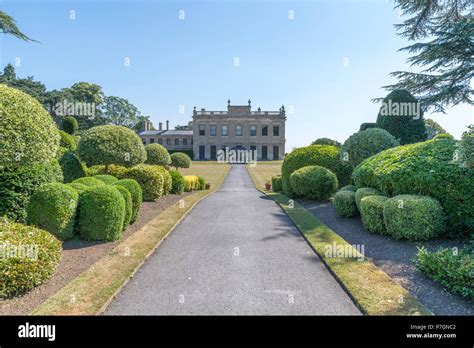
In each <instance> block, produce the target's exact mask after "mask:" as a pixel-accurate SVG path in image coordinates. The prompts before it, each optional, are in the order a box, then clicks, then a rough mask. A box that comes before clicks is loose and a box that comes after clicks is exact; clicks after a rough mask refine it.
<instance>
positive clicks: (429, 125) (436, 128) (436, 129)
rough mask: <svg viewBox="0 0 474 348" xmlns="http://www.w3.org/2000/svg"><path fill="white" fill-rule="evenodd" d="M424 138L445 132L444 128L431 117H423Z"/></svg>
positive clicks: (430, 137)
mask: <svg viewBox="0 0 474 348" xmlns="http://www.w3.org/2000/svg"><path fill="white" fill-rule="evenodd" d="M425 128H426V139H428V140H430V139H433V138H434V137H435V136H437V135H438V134H447V133H448V132H446V130H445V129H444V128H443V127H441V126H440V125H439V124H438V123H437V122H435V121H433V120H432V119H431V118H425Z"/></svg>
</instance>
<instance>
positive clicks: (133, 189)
mask: <svg viewBox="0 0 474 348" xmlns="http://www.w3.org/2000/svg"><path fill="white" fill-rule="evenodd" d="M113 185H115V186H118V185H119V186H122V187H124V188H126V189H127V191H128V192H130V194H131V196H132V218H131V220H130V223H132V224H133V223H134V222H135V221H136V220H137V219H138V216H139V215H140V209H141V208H142V202H143V195H142V188H141V187H140V185H139V184H138V182H136V181H135V180H133V179H122V180H119V181H116V182H114V184H113Z"/></svg>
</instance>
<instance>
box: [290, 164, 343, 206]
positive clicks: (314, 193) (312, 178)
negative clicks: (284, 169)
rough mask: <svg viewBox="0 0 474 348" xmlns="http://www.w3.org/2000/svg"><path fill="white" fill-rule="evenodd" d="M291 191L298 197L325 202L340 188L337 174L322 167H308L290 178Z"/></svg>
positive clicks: (295, 172) (297, 171)
mask: <svg viewBox="0 0 474 348" xmlns="http://www.w3.org/2000/svg"><path fill="white" fill-rule="evenodd" d="M290 186H291V191H292V192H294V194H295V196H296V197H303V198H307V199H312V200H317V201H325V200H327V199H329V198H330V197H331V196H332V195H333V194H334V192H336V190H337V187H338V182H337V177H336V174H334V173H333V172H331V171H330V170H329V169H327V168H324V167H321V166H307V167H303V168H300V169H298V170H295V171H294V172H293V173H292V174H291V176H290Z"/></svg>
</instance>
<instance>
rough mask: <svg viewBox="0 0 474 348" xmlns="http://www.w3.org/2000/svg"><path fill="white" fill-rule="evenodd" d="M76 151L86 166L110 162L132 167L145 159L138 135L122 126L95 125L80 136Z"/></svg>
mask: <svg viewBox="0 0 474 348" xmlns="http://www.w3.org/2000/svg"><path fill="white" fill-rule="evenodd" d="M77 152H78V154H79V157H80V158H81V160H83V161H84V162H85V163H86V165H87V166H93V165H99V164H102V165H105V166H108V165H110V164H116V165H121V166H124V167H132V166H134V165H136V164H140V163H143V162H144V161H145V160H146V151H145V147H144V146H143V143H142V140H141V139H140V137H139V136H138V135H137V134H136V133H135V132H133V131H132V130H131V129H129V128H126V127H122V126H112V125H107V126H97V127H93V128H90V129H88V130H87V131H86V132H85V133H84V134H83V135H82V137H81V140H80V141H79V145H78V147H77Z"/></svg>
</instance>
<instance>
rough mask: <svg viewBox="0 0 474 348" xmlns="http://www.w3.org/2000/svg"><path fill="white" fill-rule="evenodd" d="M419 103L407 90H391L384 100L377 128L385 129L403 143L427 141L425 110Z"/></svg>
mask: <svg viewBox="0 0 474 348" xmlns="http://www.w3.org/2000/svg"><path fill="white" fill-rule="evenodd" d="M417 105H419V104H418V100H417V99H416V98H415V97H414V96H413V95H411V93H410V92H408V91H406V90H403V89H398V90H394V91H392V92H390V93H389V94H388V95H387V96H386V97H385V98H384V100H383V102H382V106H381V108H380V111H379V114H378V116H377V128H382V129H385V130H386V131H387V132H389V133H390V134H392V135H393V136H394V137H395V138H396V139H397V140H398V141H399V142H400V144H402V145H405V144H412V143H416V142H419V141H425V140H426V137H427V134H426V127H425V122H424V119H423V112H421V108H418V107H417ZM411 106H413V107H411ZM408 107H411V110H410V109H409V108H408ZM418 111H419V114H417V113H418Z"/></svg>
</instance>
